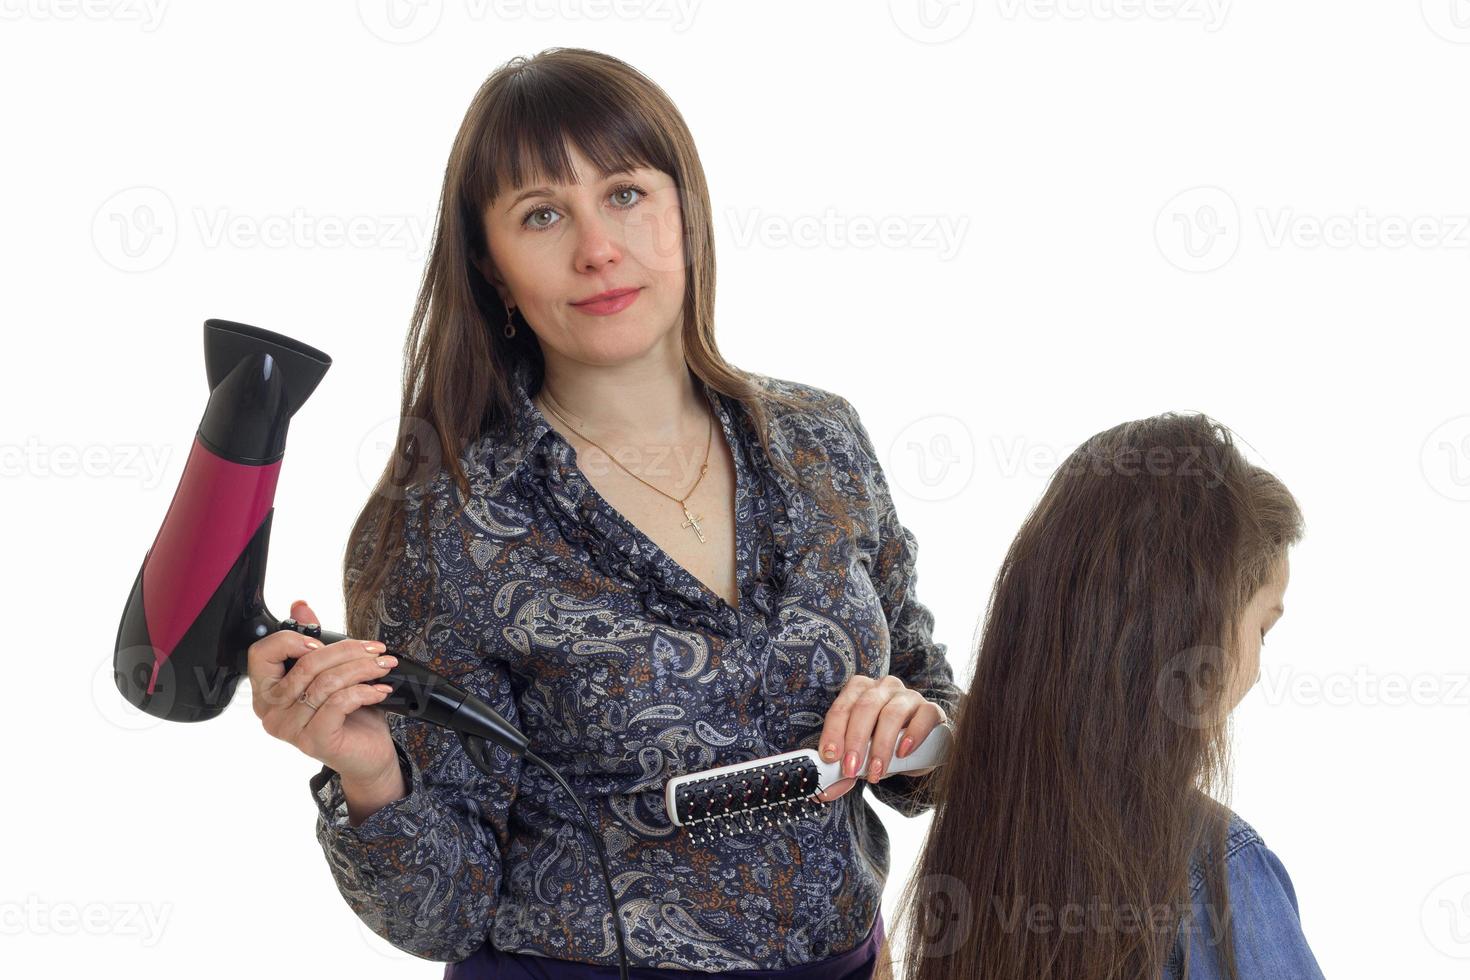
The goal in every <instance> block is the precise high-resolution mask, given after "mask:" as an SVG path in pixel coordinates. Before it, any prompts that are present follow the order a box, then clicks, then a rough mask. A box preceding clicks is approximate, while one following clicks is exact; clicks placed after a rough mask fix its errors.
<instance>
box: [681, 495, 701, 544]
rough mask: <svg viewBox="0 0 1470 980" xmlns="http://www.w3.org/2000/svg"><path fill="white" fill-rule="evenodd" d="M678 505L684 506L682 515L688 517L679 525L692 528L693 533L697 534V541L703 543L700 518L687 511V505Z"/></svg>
mask: <svg viewBox="0 0 1470 980" xmlns="http://www.w3.org/2000/svg"><path fill="white" fill-rule="evenodd" d="M680 506H681V507H683V508H684V516H685V517H686V518H688V520H686V521H685V522H684V523H683V524H680V525H679V526H680V527H692V528H694V533H695V534H697V535H699V543H700V544H704V531H703V530H701V529H700V527H699V521H700V518H698V517H695V516H694V515H693V514H691V513H689V507H688V505H686V504H680Z"/></svg>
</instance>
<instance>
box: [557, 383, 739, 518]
mask: <svg viewBox="0 0 1470 980" xmlns="http://www.w3.org/2000/svg"><path fill="white" fill-rule="evenodd" d="M541 394H543V395H545V396H546V407H547V408H549V409H551V414H552V415H555V416H556V417H557V418H559V419H561V420H562V422H564V423H566V427H567V428H568V429H571V430H572V431H573V432H576V433H577V435H579V436H581V437H582V438H583V439H586V440H587V441H588V442H592V440H591V439H587V437H586V436H584V435H582V433H581V432H580V431H579V430H578V429H577V427H576V426H574V425H572V423H570V422H567V418H566V416H565V415H563V414H562V413H561V412H558V411H557V410H556V406H555V404H554V403H555V402H556V399H555V398H552V397H551V392H550V391H548V390H547V388H546V386H545V384H543V385H542V386H541ZM714 437H715V419H714V416H713V415H711V416H710V419H709V434H708V435H707V436H706V437H705V442H704V462H703V463H701V464H699V476H697V477H695V479H694V486H693V487H690V488H689V492H688V493H686V494H685V495H684V498H683V499H682V500H681V499H679V498H678V497H675V496H674V495H673V494H670V493H664V492H663V491H662V490H659V489H658V487H655V486H654V485H653V484H652V483H649V482H648V481H647V480H645V479H643V477H641V476H639V475H638V474H637V473H634V472H633V471H632V470H630V469H628V468H627V467H626V466H624V465H623V464H622V463H618V461H617V460H616V459H614V458H613V454H612V453H610V452H608V451H607V450H606V449H603V447H602V446H598V445H597V443H595V442H592V445H594V446H597V448H598V449H602V451H603V453H604V454H606V455H607V458H608V459H611V460H612V461H613V462H614V463H616V464H617V466H618V467H619V468H620V469H621V470H622V471H623V472H625V473H627V474H628V475H629V476H631V477H632V478H633V479H635V480H637V481H638V482H639V483H641V484H643V485H644V486H646V487H649V488H651V489H653V490H658V492H659V493H663V495H664V496H665V497H668V498H669V499H670V500H672V501H674V502H675V503H677V504H678V505H679V506H680V507H682V508H684V523H683V524H680V525H679V526H680V527H692V528H694V533H695V534H697V535H699V543H700V544H704V529H703V528H701V527H700V526H699V522H700V521H702V520H704V516H703V515H702V514H701V515H696V514H691V513H690V512H689V505H688V503H687V502H686V501H688V500H689V498H690V497H692V496H693V495H694V488H695V487H697V486H699V481H700V480H703V479H704V473H705V470H708V469H709V447H710V444H711V443H712V442H713V441H714Z"/></svg>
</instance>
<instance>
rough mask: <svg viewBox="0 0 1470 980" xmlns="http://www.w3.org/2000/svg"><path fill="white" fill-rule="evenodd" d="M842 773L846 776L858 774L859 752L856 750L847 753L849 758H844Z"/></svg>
mask: <svg viewBox="0 0 1470 980" xmlns="http://www.w3.org/2000/svg"><path fill="white" fill-rule="evenodd" d="M842 775H844V776H856V775H857V753H856V752H849V753H847V758H845V759H843V760H842Z"/></svg>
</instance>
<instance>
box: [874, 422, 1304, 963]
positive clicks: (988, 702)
mask: <svg viewBox="0 0 1470 980" xmlns="http://www.w3.org/2000/svg"><path fill="white" fill-rule="evenodd" d="M1302 533H1303V524H1302V516H1301V513H1300V511H1299V509H1298V507H1297V505H1296V502H1295V500H1294V499H1293V498H1292V496H1291V494H1290V493H1289V492H1288V491H1287V490H1286V488H1285V487H1284V486H1283V485H1282V484H1281V483H1280V482H1279V481H1278V480H1277V479H1276V478H1275V477H1274V476H1272V475H1271V474H1270V473H1268V472H1266V471H1265V470H1263V469H1261V468H1259V467H1257V466H1254V465H1252V464H1250V463H1248V462H1247V461H1246V460H1245V459H1244V458H1243V457H1242V455H1241V453H1240V452H1239V450H1238V449H1236V447H1235V446H1234V444H1233V441H1232V438H1231V435H1230V433H1229V431H1228V430H1227V429H1226V428H1225V427H1224V426H1222V425H1220V424H1219V423H1218V422H1215V421H1214V420H1212V419H1210V418H1209V417H1207V416H1204V415H1199V414H1176V413H1168V414H1164V415H1159V416H1155V417H1153V418H1148V419H1142V420H1138V421H1132V422H1126V423H1123V424H1122V425H1118V426H1115V427H1114V428H1111V429H1108V430H1107V431H1105V432H1101V433H1098V434H1097V435H1095V436H1093V437H1092V438H1090V439H1088V440H1087V441H1086V442H1084V443H1083V444H1082V445H1081V446H1079V447H1078V448H1077V450H1076V451H1075V452H1073V453H1072V454H1071V455H1070V456H1069V457H1068V459H1067V460H1066V462H1065V463H1063V465H1062V466H1061V468H1060V469H1059V470H1058V471H1057V472H1056V473H1055V474H1054V475H1053V477H1052V479H1051V481H1050V483H1049V485H1048V487H1047V489H1046V491H1045V493H1044V494H1043V495H1042V497H1041V499H1040V501H1039V502H1038V503H1037V505H1036V506H1035V508H1034V509H1033V510H1032V512H1031V513H1030V515H1028V517H1027V518H1026V520H1025V522H1024V523H1023V524H1022V526H1021V529H1020V531H1019V532H1018V533H1017V534H1016V537H1015V540H1014V541H1013V542H1012V543H1011V546H1010V549H1009V551H1008V552H1007V554H1006V556H1005V560H1004V562H1003V564H1002V566H1001V569H1000V572H999V574H998V576H997V577H996V581H995V584H994V588H993V590H992V592H991V595H990V598H989V602H988V605H987V611H986V621H985V624H984V629H983V632H982V639H981V641H980V643H979V645H978V647H977V649H976V651H975V659H974V662H973V665H972V667H973V671H974V674H973V680H972V682H971V684H970V688H969V690H968V692H967V695H966V697H965V699H964V703H963V704H962V706H961V708H960V710H959V712H958V717H957V718H956V730H955V744H954V746H953V752H952V754H951V755H950V757H949V759H950V761H949V762H948V763H947V764H946V765H944V766H941V767H940V768H939V770H937V771H936V773H935V775H934V777H933V778H934V779H935V780H936V783H935V786H934V789H933V791H934V794H935V797H936V799H937V801H938V803H939V806H938V808H937V809H936V811H935V816H934V819H933V822H932V823H931V825H930V830H929V834H928V837H927V839H926V841H925V844H924V846H923V849H922V851H921V854H920V858H919V862H918V865H917V867H916V869H915V872H914V875H913V877H912V878H911V879H910V880H909V882H908V883H907V885H906V887H905V889H904V893H903V896H902V900H901V902H900V912H899V927H898V930H897V931H896V934H898V935H901V936H902V938H901V939H900V940H899V942H900V943H902V944H903V945H905V947H906V948H905V949H904V958H903V968H904V976H905V977H906V978H908V980H937V978H941V977H943V978H947V980H948V978H965V980H1019V978H1025V980H1042V978H1064V980H1104V978H1107V980H1158V978H1159V977H1160V976H1161V975H1162V971H1163V969H1164V966H1165V963H1166V960H1167V958H1168V956H1169V953H1170V950H1171V947H1172V946H1173V944H1174V941H1175V937H1176V935H1177V931H1178V929H1179V926H1180V924H1181V921H1182V920H1181V916H1182V914H1184V913H1186V912H1187V910H1188V909H1189V901H1190V875H1189V866H1190V858H1191V855H1193V854H1195V853H1197V852H1198V853H1201V854H1205V855H1208V857H1207V859H1206V861H1205V867H1206V883H1207V884H1206V888H1207V891H1206V893H1205V894H1206V900H1207V902H1209V903H1211V904H1212V906H1213V909H1214V910H1215V913H1214V914H1216V915H1218V916H1219V921H1220V922H1223V923H1227V924H1228V921H1229V917H1228V912H1229V900H1228V895H1227V894H1226V885H1225V878H1224V874H1223V858H1222V848H1223V839H1224V834H1225V828H1226V824H1227V821H1228V818H1229V812H1228V810H1227V809H1226V808H1225V806H1224V805H1223V804H1224V802H1225V800H1226V799H1227V798H1228V796H1227V794H1228V774H1229V765H1228V756H1227V747H1228V740H1229V737H1228V715H1229V705H1227V704H1225V703H1224V695H1225V693H1226V683H1225V681H1226V678H1227V672H1228V671H1229V670H1230V669H1231V667H1232V665H1233V663H1234V660H1233V658H1232V657H1230V656H1228V655H1227V654H1226V653H1225V651H1232V650H1235V649H1236V645H1235V644H1236V642H1237V636H1236V630H1237V622H1238V619H1239V617H1240V615H1241V612H1242V610H1243V609H1244V607H1245V606H1246V604H1247V603H1248V602H1249V600H1250V598H1251V597H1252V595H1254V593H1255V592H1256V590H1257V589H1259V588H1260V587H1262V586H1263V585H1264V584H1266V582H1267V581H1268V580H1269V578H1270V575H1271V572H1272V570H1273V568H1274V567H1275V566H1276V564H1277V562H1278V560H1279V559H1280V558H1281V557H1282V556H1283V555H1284V554H1285V552H1286V550H1287V548H1288V547H1289V546H1290V545H1292V544H1294V543H1296V542H1297V541H1298V540H1299V539H1300V538H1301V535H1302ZM1195 928H1196V929H1200V930H1203V929H1209V928H1210V923H1205V922H1200V923H1198V924H1197V925H1196V927H1195ZM1227 930H1228V925H1227ZM1192 935H1193V937H1194V939H1193V941H1196V942H1197V941H1200V938H1199V937H1200V933H1199V932H1198V931H1195V932H1193V933H1192ZM1229 935H1230V934H1229V932H1228V931H1227V932H1226V933H1225V938H1224V940H1223V942H1222V945H1221V948H1220V953H1221V957H1222V960H1223V961H1224V965H1225V967H1226V969H1227V971H1228V973H1227V975H1228V976H1230V977H1231V978H1234V977H1235V976H1236V965H1235V961H1234V955H1233V946H1232V943H1231V940H1230V939H1229Z"/></svg>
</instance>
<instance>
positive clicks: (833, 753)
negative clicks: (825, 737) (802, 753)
mask: <svg viewBox="0 0 1470 980" xmlns="http://www.w3.org/2000/svg"><path fill="white" fill-rule="evenodd" d="M822 755H824V756H826V757H827V761H828V762H831V761H832V760H833V759H835V758H837V746H835V745H829V746H827V747H826V748H825V749H823V750H822Z"/></svg>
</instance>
